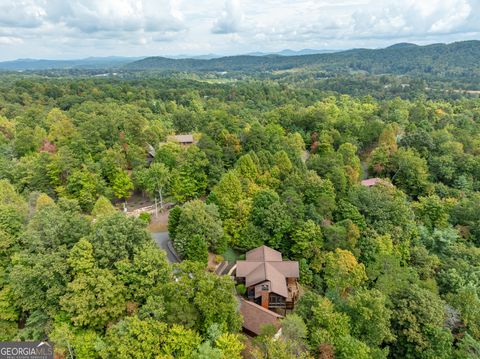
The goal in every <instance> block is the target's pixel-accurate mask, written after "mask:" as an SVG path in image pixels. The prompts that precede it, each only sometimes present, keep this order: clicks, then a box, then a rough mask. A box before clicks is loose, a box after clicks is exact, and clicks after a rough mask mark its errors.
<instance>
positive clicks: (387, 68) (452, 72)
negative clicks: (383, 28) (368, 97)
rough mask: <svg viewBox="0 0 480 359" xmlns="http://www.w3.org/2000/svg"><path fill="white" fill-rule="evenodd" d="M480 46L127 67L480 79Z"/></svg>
mask: <svg viewBox="0 0 480 359" xmlns="http://www.w3.org/2000/svg"><path fill="white" fill-rule="evenodd" d="M479 59H480V41H476V40H474V41H461V42H454V43H451V44H433V45H426V46H418V45H415V44H410V43H400V44H395V45H392V46H390V47H387V48H384V49H352V50H347V51H340V52H334V53H320V54H311V55H295V56H279V55H265V56H254V55H240V56H228V57H220V58H212V59H192V58H188V59H169V58H165V57H147V58H145V59H142V60H138V61H135V62H132V63H129V64H127V65H125V67H124V68H125V69H128V70H156V71H184V72H247V73H252V72H272V71H286V70H292V69H297V68H304V69H311V70H315V71H324V72H327V73H352V72H364V73H370V74H396V75H413V76H415V75H425V76H436V77H444V78H463V79H472V78H477V79H478V78H480V61H479Z"/></svg>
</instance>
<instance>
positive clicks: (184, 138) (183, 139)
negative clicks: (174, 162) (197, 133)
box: [167, 134, 195, 146]
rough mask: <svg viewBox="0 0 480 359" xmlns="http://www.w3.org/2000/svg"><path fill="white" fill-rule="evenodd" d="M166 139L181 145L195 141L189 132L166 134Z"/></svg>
mask: <svg viewBox="0 0 480 359" xmlns="http://www.w3.org/2000/svg"><path fill="white" fill-rule="evenodd" d="M167 141H171V142H177V143H179V144H181V145H183V146H188V145H191V144H193V143H195V140H194V139H193V135H191V134H186V135H172V136H168V137H167Z"/></svg>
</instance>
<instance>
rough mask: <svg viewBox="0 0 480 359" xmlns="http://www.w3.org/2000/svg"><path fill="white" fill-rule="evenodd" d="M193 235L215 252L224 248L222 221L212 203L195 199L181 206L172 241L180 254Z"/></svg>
mask: <svg viewBox="0 0 480 359" xmlns="http://www.w3.org/2000/svg"><path fill="white" fill-rule="evenodd" d="M194 235H198V236H200V238H201V239H203V240H204V241H205V243H206V244H207V246H208V248H209V249H211V250H213V251H214V252H216V253H223V252H224V251H225V250H226V241H225V233H224V232H223V227H222V221H221V219H220V216H219V213H218V210H217V207H216V206H215V205H214V204H205V203H203V202H202V201H199V200H196V201H191V202H188V203H186V204H185V205H184V206H183V208H182V212H181V214H180V218H179V220H178V226H177V228H176V231H175V238H174V242H173V243H174V245H175V248H176V249H177V250H178V251H179V253H180V254H181V255H185V253H186V251H187V247H188V246H189V243H190V241H191V238H192V236H194Z"/></svg>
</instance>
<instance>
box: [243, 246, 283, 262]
mask: <svg viewBox="0 0 480 359" xmlns="http://www.w3.org/2000/svg"><path fill="white" fill-rule="evenodd" d="M245 257H246V260H247V261H263V262H273V261H281V260H282V253H280V252H279V251H276V250H275V249H272V248H270V247H267V246H260V247H258V248H255V249H252V250H251V251H248V252H247V254H246V256H245Z"/></svg>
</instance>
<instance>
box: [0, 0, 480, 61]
mask: <svg viewBox="0 0 480 359" xmlns="http://www.w3.org/2000/svg"><path fill="white" fill-rule="evenodd" d="M479 13H480V0H402V1H398V0H262V1H258V0H208V1H195V0H0V55H3V56H0V57H3V58H6V57H8V58H12V57H50V58H60V57H79V56H91V55H99V56H102V55H112V54H115V55H135V56H141V55H168V54H179V53H190V54H199V53H206V52H210V53H212V52H213V53H220V54H234V53H246V52H250V51H278V50H282V49H285V48H291V49H296V50H298V49H302V48H331V49H332V48H333V49H338V48H352V47H382V46H386V45H390V44H392V43H395V42H402V41H411V42H417V43H431V42H451V41H455V40H463V39H475V38H477V39H480V21H478V14H479ZM218 34H224V36H218Z"/></svg>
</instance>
